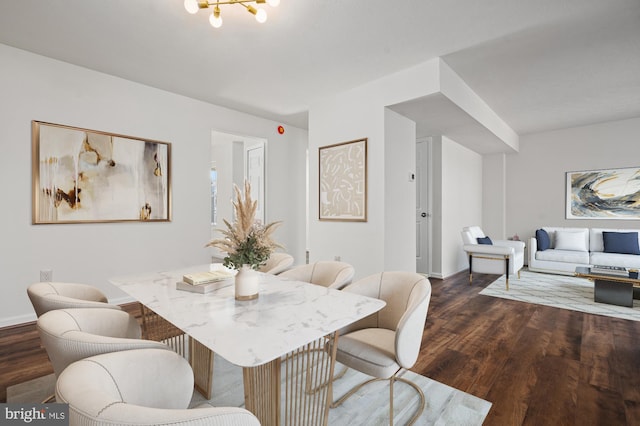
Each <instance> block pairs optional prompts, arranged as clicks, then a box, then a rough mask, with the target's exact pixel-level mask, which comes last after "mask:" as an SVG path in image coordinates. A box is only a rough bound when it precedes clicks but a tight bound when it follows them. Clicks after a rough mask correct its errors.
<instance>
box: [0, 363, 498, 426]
mask: <svg viewBox="0 0 640 426" xmlns="http://www.w3.org/2000/svg"><path fill="white" fill-rule="evenodd" d="M342 368H343V367H342V366H340V365H337V366H336V371H340V369H342ZM404 377H405V378H408V379H410V380H412V381H414V382H415V383H416V384H418V386H420V388H421V389H422V391H423V392H424V395H425V399H426V407H425V410H424V412H423V413H422V415H421V416H420V418H419V419H418V421H417V422H416V424H419V425H445V424H446V425H465V426H474V425H478V426H480V425H482V423H483V422H484V419H485V417H486V416H487V414H488V413H489V409H490V408H491V403H490V402H487V401H485V400H483V399H480V398H477V397H475V396H473V395H470V394H468V393H465V392H462V391H459V390H457V389H454V388H452V387H450V386H446V385H444V384H442V383H439V382H436V381H434V380H431V379H429V378H427V377H424V376H421V375H419V374H416V373H413V372H410V371H408V372H406V373H405V374H404ZM365 379H366V376H364V375H363V374H361V373H358V372H356V371H354V370H348V371H347V373H346V374H345V375H344V377H342V378H340V379H338V380H337V381H336V382H335V383H334V397H335V398H336V399H337V398H338V397H340V396H342V395H343V394H345V393H346V392H347V391H348V390H349V389H351V388H352V387H353V386H354V385H356V384H358V383H360V382H361V381H364V380H365ZM53 386H54V376H53V374H52V375H49V376H45V377H41V378H38V379H34V380H31V381H30V382H26V383H21V384H19V385H15V386H12V387H10V388H8V389H7V402H9V403H21V402H40V401H42V399H43V397H46V395H49V394H50V393H51V390H52V389H53ZM213 395H214V397H213V398H212V399H211V400H209V401H208V402H209V403H210V404H211V405H213V406H234V407H243V406H244V390H243V385H242V369H241V368H240V367H236V366H235V365H233V364H231V363H229V362H228V361H226V360H225V359H224V358H221V357H220V356H217V355H216V356H215V360H214V373H213ZM394 396H395V398H394V401H395V402H394V412H395V419H394V420H395V424H398V425H403V424H406V423H407V421H408V419H410V418H411V416H413V414H414V413H415V410H416V407H417V405H418V403H419V399H418V396H417V393H416V391H415V390H414V389H413V388H411V387H409V386H407V385H405V384H404V383H402V382H399V383H396V385H395V387H394ZM204 402H207V401H205V399H204V397H203V396H202V395H200V394H199V393H198V392H195V391H194V394H193V398H192V400H191V406H197V405H200V404H202V403H204ZM388 424H389V388H388V384H385V383H384V382H376V383H373V384H370V385H367V386H365V387H364V388H362V389H360V390H359V391H358V392H357V393H356V394H355V395H353V396H352V397H351V398H349V399H348V400H347V401H345V402H344V403H343V404H342V405H341V406H340V407H337V408H334V409H331V410H330V411H329V425H331V426H347V425H348V426H360V425H362V426H371V425H388Z"/></svg>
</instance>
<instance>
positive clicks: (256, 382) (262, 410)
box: [242, 358, 280, 426]
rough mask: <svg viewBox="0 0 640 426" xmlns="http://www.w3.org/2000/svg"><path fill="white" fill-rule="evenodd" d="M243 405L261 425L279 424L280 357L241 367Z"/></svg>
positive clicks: (274, 425)
mask: <svg viewBox="0 0 640 426" xmlns="http://www.w3.org/2000/svg"><path fill="white" fill-rule="evenodd" d="M242 378H243V382H244V405H245V408H246V409H247V410H249V411H251V412H252V413H253V414H255V416H256V417H257V418H258V420H260V424H261V425H263V426H270V425H273V426H278V425H280V359H279V358H278V359H274V360H273V361H271V362H268V363H266V364H262V365H259V366H257V367H244V368H243V369H242Z"/></svg>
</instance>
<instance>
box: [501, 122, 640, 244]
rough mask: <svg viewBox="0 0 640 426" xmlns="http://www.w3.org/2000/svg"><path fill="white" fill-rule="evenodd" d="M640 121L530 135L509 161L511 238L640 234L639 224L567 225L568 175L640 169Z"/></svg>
mask: <svg viewBox="0 0 640 426" xmlns="http://www.w3.org/2000/svg"><path fill="white" fill-rule="evenodd" d="M639 136H640V118H635V119H630V120H623V121H615V122H607V123H602V124H594V125H590V126H584V127H577V128H570V129H563V130H556V131H552V132H544V133H537V134H531V135H525V136H522V137H521V138H520V153H519V154H517V155H508V156H507V177H506V188H507V189H506V194H507V196H506V199H507V222H506V228H507V235H508V236H511V235H513V234H514V233H518V235H519V236H520V238H521V239H522V240H525V238H526V239H528V238H529V237H531V236H533V235H535V230H536V229H538V228H540V227H541V226H574V227H575V226H577V227H602V228H606V227H612V228H639V227H640V220H575V219H574V220H567V219H565V177H566V172H569V171H579V170H594V169H609V168H618V167H638V166H640V138H639Z"/></svg>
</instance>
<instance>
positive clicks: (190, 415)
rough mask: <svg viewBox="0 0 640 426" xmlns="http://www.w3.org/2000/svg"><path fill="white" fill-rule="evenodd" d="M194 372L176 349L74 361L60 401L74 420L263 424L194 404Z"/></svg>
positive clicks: (230, 410) (244, 414) (88, 424)
mask: <svg viewBox="0 0 640 426" xmlns="http://www.w3.org/2000/svg"><path fill="white" fill-rule="evenodd" d="M193 383H194V379H193V371H192V370H191V367H190V366H189V363H188V362H187V361H186V360H185V359H184V358H182V357H181V356H179V355H177V354H176V353H175V352H172V351H166V350H159V349H135V350H130V351H123V352H112V353H106V354H101V355H96V356H93V357H90V358H86V359H83V360H80V361H77V362H74V363H73V364H71V365H69V367H67V368H66V369H65V370H64V371H63V372H62V374H60V377H59V378H58V380H57V382H56V399H57V402H60V403H66V404H69V423H70V424H81V425H84V426H93V425H96V426H97V425H100V426H104V425H121V426H127V425H158V426H159V425H172V426H175V425H220V426H223V425H224V426H228V425H234V426H259V425H260V422H259V421H258V419H257V418H256V417H255V416H254V415H253V414H251V413H250V412H249V411H247V410H244V409H242V408H237V407H212V406H210V405H206V408H200V407H198V408H195V409H188V406H189V403H190V401H191V397H192V394H193Z"/></svg>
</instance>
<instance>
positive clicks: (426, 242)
mask: <svg viewBox="0 0 640 426" xmlns="http://www.w3.org/2000/svg"><path fill="white" fill-rule="evenodd" d="M430 149H431V138H426V139H419V140H418V141H417V142H416V272H419V273H423V274H430V273H431V250H430V248H431V206H430V202H429V200H430V199H429V193H430V190H429V189H430V182H429V164H430V158H429V157H430V156H429V153H430Z"/></svg>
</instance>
